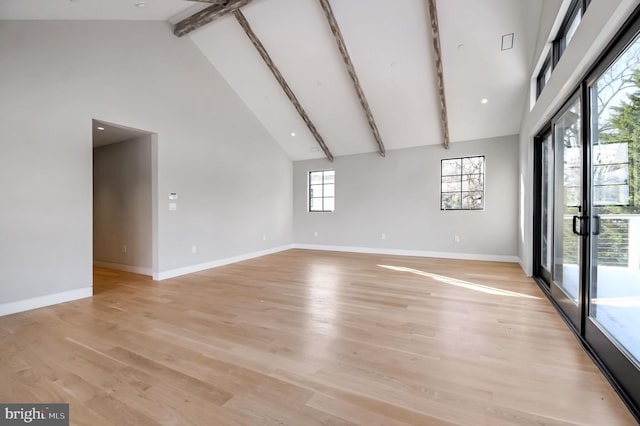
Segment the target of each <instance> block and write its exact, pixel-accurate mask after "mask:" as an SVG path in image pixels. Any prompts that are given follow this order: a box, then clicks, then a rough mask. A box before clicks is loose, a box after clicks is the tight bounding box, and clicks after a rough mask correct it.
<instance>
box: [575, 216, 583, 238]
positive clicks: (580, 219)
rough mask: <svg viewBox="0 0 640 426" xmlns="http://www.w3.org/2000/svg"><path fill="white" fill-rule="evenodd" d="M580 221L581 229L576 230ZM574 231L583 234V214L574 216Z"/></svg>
mask: <svg viewBox="0 0 640 426" xmlns="http://www.w3.org/2000/svg"><path fill="white" fill-rule="evenodd" d="M578 221H580V230H579V231H578V230H576V224H577V222H578ZM573 233H574V234H576V235H582V216H573Z"/></svg>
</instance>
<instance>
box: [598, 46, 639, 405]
mask: <svg viewBox="0 0 640 426" xmlns="http://www.w3.org/2000/svg"><path fill="white" fill-rule="evenodd" d="M593 79H594V80H593V81H592V82H591V83H590V85H589V95H590V100H591V105H590V115H591V135H590V149H591V152H590V173H589V175H590V176H589V177H590V180H591V187H590V194H589V195H590V199H591V208H590V213H589V217H590V228H591V232H590V238H589V243H590V245H589V249H590V250H589V253H590V269H589V270H590V274H589V275H590V276H589V280H588V283H587V284H588V285H589V306H588V321H587V322H586V323H585V335H586V338H587V339H588V340H589V341H590V342H592V344H593V345H594V347H595V349H596V350H599V352H602V353H603V354H604V355H603V361H604V362H605V363H607V365H608V366H609V368H610V369H612V371H613V370H615V371H616V372H617V373H618V374H617V375H619V376H621V377H622V378H621V379H620V380H621V382H623V385H624V386H625V387H627V388H635V389H636V392H639V391H640V374H638V368H640V332H639V325H640V36H637V35H636V36H635V37H634V38H633V39H632V40H630V42H629V43H628V44H627V45H626V46H625V48H624V50H623V51H622V52H621V53H620V54H619V55H618V56H617V58H616V59H615V60H614V61H613V63H611V64H609V65H607V66H606V68H604V69H602V70H598V71H597V72H596V73H594V77H593ZM636 395H638V394H637V393H636Z"/></svg>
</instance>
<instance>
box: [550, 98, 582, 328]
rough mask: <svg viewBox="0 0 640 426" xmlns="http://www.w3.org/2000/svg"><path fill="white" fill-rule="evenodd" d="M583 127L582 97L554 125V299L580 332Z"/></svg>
mask: <svg viewBox="0 0 640 426" xmlns="http://www.w3.org/2000/svg"><path fill="white" fill-rule="evenodd" d="M581 124H582V120H581V102H580V97H578V96H576V97H574V99H573V100H572V101H571V102H569V104H568V106H567V107H566V108H565V109H564V110H563V111H561V112H560V114H558V115H557V117H556V118H555V119H554V120H553V122H552V127H553V141H554V147H555V161H554V168H555V181H554V182H555V185H554V214H553V229H554V239H553V267H552V271H553V272H552V280H551V295H552V296H553V298H554V299H555V300H556V301H557V302H558V304H559V305H560V306H561V308H562V310H563V311H564V313H565V314H566V315H567V316H568V317H569V319H570V320H571V322H573V324H574V326H575V327H576V328H578V329H579V328H580V294H581V292H582V289H581V286H580V281H581V278H582V274H581V264H582V256H581V253H582V244H583V238H582V236H583V235H584V216H583V214H582V212H583V205H582V204H583V203H582V198H583V197H582V193H583V186H582V158H583V149H582V138H581Z"/></svg>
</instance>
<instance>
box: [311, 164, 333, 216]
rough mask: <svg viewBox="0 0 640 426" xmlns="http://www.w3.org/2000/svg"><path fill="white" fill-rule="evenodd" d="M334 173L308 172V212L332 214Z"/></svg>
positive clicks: (328, 171) (325, 171) (331, 171)
mask: <svg viewBox="0 0 640 426" xmlns="http://www.w3.org/2000/svg"><path fill="white" fill-rule="evenodd" d="M335 182H336V172H335V171H334V170H323V171H315V172H309V206H308V208H309V211H310V212H332V211H334V209H335V187H336V183H335Z"/></svg>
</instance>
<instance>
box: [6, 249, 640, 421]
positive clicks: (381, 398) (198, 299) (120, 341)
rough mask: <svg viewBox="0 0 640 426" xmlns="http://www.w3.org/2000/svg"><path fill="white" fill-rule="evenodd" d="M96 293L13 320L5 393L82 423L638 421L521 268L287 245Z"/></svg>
mask: <svg viewBox="0 0 640 426" xmlns="http://www.w3.org/2000/svg"><path fill="white" fill-rule="evenodd" d="M43 280H46V274H43ZM94 287H95V292H96V295H95V296H94V297H93V298H91V299H84V300H79V301H75V302H70V303H66V304H62V305H57V306H53V307H48V308H43V309H38V310H34V311H30V312H25V313H20V314H15V315H10V316H5V317H0V360H1V362H0V402H69V403H70V404H71V423H72V424H87V425H101V424H116V425H125V424H131V425H146V424H156V423H161V424H176V425H183V424H197V425H235V424H244V425H262V424H267V425H272V424H273V425H281V424H286V425H315V424H361V425H387V424H389V425H391V424H414V425H473V426H477V425H491V426H494V425H495V426H499V425H574V424H577V425H611V426H613V425H634V424H636V422H635V421H634V419H633V418H632V416H631V415H630V414H629V412H628V411H627V409H626V408H625V407H624V405H623V403H622V402H621V400H620V399H619V398H618V397H617V395H616V394H615V392H614V391H613V390H612V388H611V387H610V386H609V384H608V383H607V381H606V380H605V379H604V377H603V376H602V374H601V373H600V372H599V371H598V369H597V368H596V367H595V365H594V364H593V362H592V361H591V360H590V359H589V357H588V356H587V355H586V353H585V352H584V351H583V349H582V348H581V346H580V344H579V343H578V342H577V341H576V339H575V338H574V337H573V335H572V334H571V333H570V332H569V330H568V329H567V327H566V325H565V324H564V323H563V321H562V320H561V319H560V317H559V316H558V314H557V313H556V312H555V311H554V309H553V307H552V306H551V305H550V303H549V301H548V300H547V299H546V298H545V297H544V296H543V294H542V292H541V291H540V290H539V289H538V288H537V286H536V285H535V283H534V282H533V281H532V280H530V279H528V278H526V277H525V276H524V274H523V273H522V271H521V270H520V268H519V266H517V265H514V264H506V263H490V262H475V261H456V260H443V259H427V258H410V257H394V256H377V255H360V254H346V253H331V252H317V251H305V250H290V251H286V252H282V253H278V254H274V255H270V256H265V257H262V258H258V259H254V260H250V261H246V262H241V263H237V264H234V265H229V266H225V267H220V268H217V269H212V270H208V271H203V272H201V273H197V274H192V275H188V276H183V277H179V278H175V279H171V280H166V281H162V282H154V281H151V280H150V279H148V278H146V277H142V276H140V275H135V274H128V273H123V272H116V271H110V270H106V269H96V272H95V278H94Z"/></svg>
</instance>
